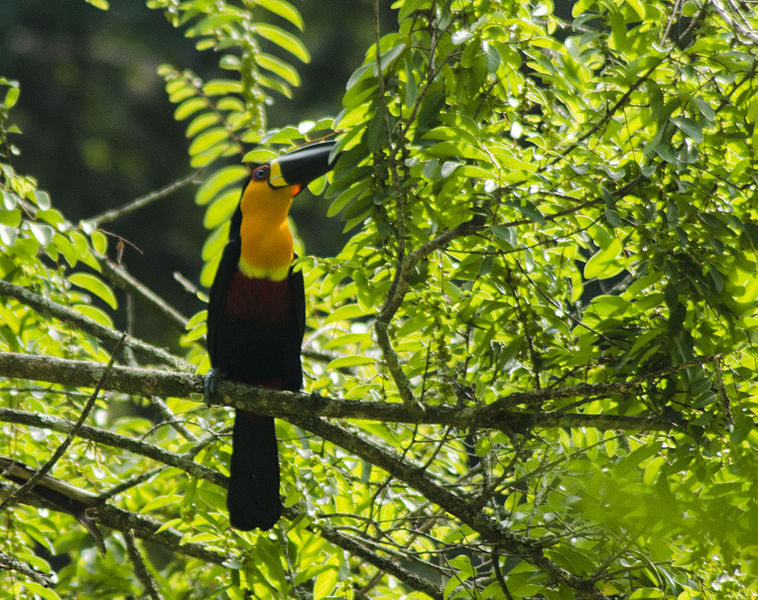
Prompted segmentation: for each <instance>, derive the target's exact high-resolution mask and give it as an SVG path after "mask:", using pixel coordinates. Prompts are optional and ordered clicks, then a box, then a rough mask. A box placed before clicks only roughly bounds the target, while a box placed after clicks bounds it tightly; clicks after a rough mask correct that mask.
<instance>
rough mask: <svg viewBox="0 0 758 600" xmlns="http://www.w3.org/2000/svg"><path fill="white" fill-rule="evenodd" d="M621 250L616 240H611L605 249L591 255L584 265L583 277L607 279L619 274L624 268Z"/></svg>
mask: <svg viewBox="0 0 758 600" xmlns="http://www.w3.org/2000/svg"><path fill="white" fill-rule="evenodd" d="M621 250H622V248H621V242H620V241H619V240H618V238H613V239H612V240H611V243H610V244H608V246H607V247H606V248H604V249H601V250H599V251H598V252H596V253H595V254H593V255H592V256H591V257H590V259H589V260H588V261H587V264H586V265H584V277H585V278H586V279H595V278H598V279H608V278H609V277H613V276H614V275H618V274H619V273H621V271H623V270H624V269H625V268H626V264H625V262H626V261H625V260H624V259H623V257H622V256H621Z"/></svg>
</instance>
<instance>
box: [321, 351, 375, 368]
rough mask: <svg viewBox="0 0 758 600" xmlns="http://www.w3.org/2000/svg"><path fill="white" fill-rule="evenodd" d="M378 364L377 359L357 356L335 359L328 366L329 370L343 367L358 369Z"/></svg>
mask: <svg viewBox="0 0 758 600" xmlns="http://www.w3.org/2000/svg"><path fill="white" fill-rule="evenodd" d="M375 362H376V359H375V358H373V357H371V356H362V355H360V354H355V355H352V356H342V357H340V358H335V359H334V360H333V361H331V362H330V363H329V364H328V365H327V366H326V369H327V370H334V369H341V368H343V367H356V366H358V365H370V364H373V363H375Z"/></svg>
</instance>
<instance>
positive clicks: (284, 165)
mask: <svg viewBox="0 0 758 600" xmlns="http://www.w3.org/2000/svg"><path fill="white" fill-rule="evenodd" d="M336 144H337V142H335V141H328V142H316V143H315V144H309V145H308V146H303V147H302V148H297V149H296V150H292V151H291V152H287V153H286V154H282V155H281V156H280V157H278V158H275V159H273V160H272V161H271V162H270V163H269V165H270V170H269V178H268V184H269V185H270V186H271V187H272V188H283V187H287V186H291V185H296V186H300V187H301V188H304V187H305V186H306V185H308V184H309V183H310V182H311V181H313V180H314V179H316V178H317V177H320V176H321V175H323V174H324V173H326V172H328V171H329V170H331V168H332V167H333V166H334V162H331V163H330V162H329V154H331V152H332V149H333V148H334V146H335V145H336Z"/></svg>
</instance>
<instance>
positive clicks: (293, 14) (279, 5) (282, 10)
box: [254, 0, 303, 31]
mask: <svg viewBox="0 0 758 600" xmlns="http://www.w3.org/2000/svg"><path fill="white" fill-rule="evenodd" d="M254 2H255V4H257V5H258V6H262V7H263V8H265V9H266V10H269V11H271V12H272V13H274V14H275V15H278V16H280V17H281V18H282V19H284V20H286V21H289V22H290V23H292V24H293V25H294V26H295V27H297V28H298V29H299V30H300V31H302V30H303V17H301V16H300V13H299V12H298V10H297V9H296V8H295V7H294V6H292V4H290V3H289V2H286V1H285V0H254Z"/></svg>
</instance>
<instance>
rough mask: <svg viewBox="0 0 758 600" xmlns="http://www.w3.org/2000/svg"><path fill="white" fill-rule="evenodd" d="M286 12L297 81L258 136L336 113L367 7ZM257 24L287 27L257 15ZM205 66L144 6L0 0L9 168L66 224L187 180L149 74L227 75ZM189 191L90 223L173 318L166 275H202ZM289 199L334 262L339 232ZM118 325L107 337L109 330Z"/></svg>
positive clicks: (358, 50) (343, 1)
mask: <svg viewBox="0 0 758 600" xmlns="http://www.w3.org/2000/svg"><path fill="white" fill-rule="evenodd" d="M290 1H292V0H290ZM293 4H295V6H296V7H297V8H298V10H299V11H300V12H301V14H302V16H303V19H304V21H305V31H304V32H303V33H302V34H300V36H301V39H302V40H303V41H304V43H305V45H306V46H307V48H308V50H309V51H310V53H311V62H310V63H309V64H307V65H301V64H297V61H296V59H293V64H294V65H295V66H296V67H298V70H299V72H300V75H301V78H302V81H303V83H302V85H301V87H299V88H295V89H294V97H293V99H291V100H288V99H287V98H284V97H281V96H277V97H275V98H274V101H275V102H274V105H273V106H270V107H269V108H268V111H267V114H268V120H269V123H268V125H269V128H273V127H279V126H283V125H287V124H297V123H298V122H300V121H303V120H305V119H318V118H321V117H324V116H334V115H336V114H337V113H338V112H339V111H340V109H341V97H342V93H343V91H344V89H345V83H346V82H347V80H348V78H349V77H350V74H351V73H352V72H353V71H354V70H355V69H356V68H357V67H358V66H360V64H361V63H362V61H363V57H364V53H365V51H366V49H367V48H368V47H369V45H370V44H371V43H372V42H373V40H374V30H375V25H374V15H373V2H371V0H326V1H323V2H307V1H305V0H295V1H294V2H293ZM390 4H391V2H390V1H389V0H383V1H382V5H383V13H382V16H381V20H382V25H381V26H382V32H383V33H387V32H389V31H392V30H393V29H394V27H395V17H394V15H393V11H391V10H390V9H389V5H390ZM258 18H260V19H263V20H267V21H268V22H272V23H273V24H276V25H278V26H280V27H284V28H286V29H288V30H290V31H293V29H294V28H293V27H292V26H291V25H289V24H288V23H286V22H284V21H280V20H278V19H277V18H276V17H275V16H274V15H272V14H271V13H268V12H267V11H264V10H262V9H261V11H260V15H258ZM218 58H219V57H218V56H217V55H215V54H214V53H212V52H198V51H196V50H195V48H194V42H193V40H190V39H187V38H185V37H184V35H183V31H182V30H177V29H174V28H172V27H171V25H170V24H169V23H168V22H167V21H166V19H165V18H164V16H163V13H162V12H161V11H155V10H150V9H148V8H147V7H146V6H145V2H144V1H139V0H129V1H123V0H111V9H110V10H108V11H101V10H98V9H96V8H94V7H92V6H90V5H89V4H86V3H85V2H84V0H0V75H2V76H5V77H7V78H9V79H16V80H18V81H19V82H20V84H21V98H20V100H19V103H18V104H17V105H16V107H14V109H13V112H12V115H11V116H12V121H13V122H14V123H16V124H17V125H19V127H20V128H21V130H22V132H23V135H21V136H15V139H14V144H15V145H17V146H18V147H19V148H20V149H21V155H20V156H18V157H16V158H15V159H14V161H13V164H14V166H15V168H16V170H17V171H18V172H20V173H23V174H26V175H31V176H33V177H35V178H36V179H37V180H38V182H39V186H40V188H41V189H44V190H47V191H48V192H49V193H50V195H51V197H52V199H53V204H54V206H55V207H56V208H58V209H60V210H61V211H63V213H64V215H65V216H66V217H67V218H68V219H70V220H72V221H74V222H76V221H78V220H79V219H86V218H89V217H93V216H95V215H97V214H99V213H101V212H103V211H104V210H107V209H111V208H115V207H119V206H122V205H124V204H126V203H128V202H129V201H131V200H133V199H135V198H137V197H139V196H142V195H144V194H146V193H149V192H150V191H153V190H156V189H158V188H161V187H163V186H165V185H167V184H169V183H171V182H172V181H174V180H176V179H178V178H180V177H183V176H185V175H187V174H189V173H190V171H191V169H190V167H189V160H188V157H187V146H188V143H187V139H186V137H185V135H184V128H185V125H186V123H177V122H175V121H174V119H173V112H174V108H175V107H174V106H173V105H171V103H170V102H169V101H168V98H167V96H166V94H165V91H164V83H163V80H162V79H161V78H160V77H159V76H158V75H157V74H156V68H157V67H158V65H160V64H162V63H169V64H171V65H173V66H174V67H176V68H178V69H180V70H181V69H191V70H193V71H195V72H196V73H198V74H199V75H200V76H202V77H203V79H205V80H207V79H210V78H212V77H215V76H224V77H228V76H229V75H230V72H228V71H221V69H219V68H218V64H217V62H218ZM286 58H287V59H288V60H289V59H290V58H291V57H286ZM194 191H195V188H194V186H185V187H183V188H181V189H180V190H178V191H176V192H174V193H173V194H172V195H171V196H169V197H167V198H164V199H162V200H160V201H158V203H156V204H152V205H150V206H149V207H146V208H144V209H142V210H141V211H137V212H135V213H132V214H131V215H129V216H127V217H124V218H122V219H119V220H118V221H114V222H112V223H106V224H104V225H103V228H104V229H105V230H107V231H111V232H113V233H114V234H117V235H119V236H123V237H124V238H126V239H127V240H128V241H129V242H130V243H131V244H134V246H135V247H136V248H137V249H138V250H137V249H135V248H131V247H129V246H128V245H127V246H126V249H125V252H124V263H125V265H126V266H127V267H128V269H129V271H130V272H131V273H132V274H134V275H135V276H136V277H138V278H139V279H140V280H142V281H143V282H145V283H146V284H147V285H149V286H150V287H151V288H153V289H154V290H155V291H157V292H158V293H159V294H160V295H162V296H163V297H164V298H166V299H168V300H169V302H171V303H172V304H173V305H174V306H175V307H176V308H178V309H179V310H180V311H181V312H182V313H184V314H185V315H186V316H191V315H192V314H194V313H195V312H196V311H198V310H200V309H201V308H203V306H202V304H201V303H200V302H199V300H198V299H197V298H196V297H195V296H194V295H192V294H189V293H187V292H186V291H185V290H184V289H183V288H182V286H181V285H179V284H178V283H177V282H176V281H175V280H174V278H173V275H172V274H173V273H174V272H175V271H178V272H180V273H181V274H182V275H183V276H184V277H186V278H187V279H188V280H189V281H191V282H193V283H195V284H197V281H198V277H199V273H200V269H201V266H202V263H201V259H200V250H201V247H202V244H203V242H204V240H205V236H206V233H207V232H206V231H205V230H204V229H203V225H202V219H203V207H199V206H196V205H195V203H194V199H193V197H194ZM301 196H305V194H302V195H301ZM301 196H298V202H297V203H296V204H295V205H294V206H293V211H292V214H293V218H294V220H295V222H296V224H298V225H299V227H298V233H299V234H300V236H301V238H302V239H303V241H304V243H305V248H306V252H307V253H309V254H314V255H319V256H328V255H333V254H335V253H336V252H337V251H338V250H339V249H340V248H341V245H342V243H343V242H344V237H343V235H342V233H341V232H342V224H341V223H340V222H339V221H338V220H336V219H326V209H327V206H328V204H327V202H326V201H325V200H323V199H313V198H312V197H304V198H302V197H301ZM111 246H112V247H115V244H114V243H112V244H111ZM111 257H112V258H113V257H114V256H113V255H112V256H111ZM119 298H120V299H122V295H120V296H119ZM119 313H120V315H119V316H118V317H117V322H116V325H117V326H120V327H123V326H124V322H123V320H122V321H121V322H119V319H123V311H119ZM134 333H135V334H137V335H142V336H145V337H146V338H147V339H149V340H150V341H152V342H156V343H161V344H169V343H170V342H171V341H172V340H175V338H176V336H175V333H174V332H172V331H170V330H168V329H165V328H164V326H163V323H162V320H161V319H160V318H158V317H156V316H155V315H153V314H152V313H150V312H149V311H144V310H139V309H138V312H137V316H136V318H135V331H134Z"/></svg>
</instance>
